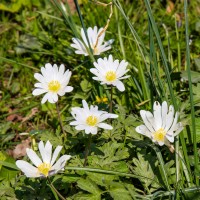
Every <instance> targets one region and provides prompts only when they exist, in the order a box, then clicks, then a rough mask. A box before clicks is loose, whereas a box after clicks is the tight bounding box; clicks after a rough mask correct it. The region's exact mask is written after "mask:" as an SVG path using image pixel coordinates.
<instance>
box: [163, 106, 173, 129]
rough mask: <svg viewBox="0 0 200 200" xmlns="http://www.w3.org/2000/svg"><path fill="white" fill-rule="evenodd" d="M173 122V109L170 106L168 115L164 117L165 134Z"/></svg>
mask: <svg viewBox="0 0 200 200" xmlns="http://www.w3.org/2000/svg"><path fill="white" fill-rule="evenodd" d="M173 121H174V107H173V106H172V105H170V107H169V113H168V114H167V117H166V126H165V131H166V132H168V130H169V128H170V127H171V126H172V123H173Z"/></svg>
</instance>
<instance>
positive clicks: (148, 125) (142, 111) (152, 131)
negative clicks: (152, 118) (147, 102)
mask: <svg viewBox="0 0 200 200" xmlns="http://www.w3.org/2000/svg"><path fill="white" fill-rule="evenodd" d="M140 115H141V117H142V120H143V122H144V124H145V125H146V127H147V128H148V130H149V131H150V132H151V133H154V132H155V130H154V129H153V126H152V124H151V123H150V122H149V121H148V119H147V116H146V111H145V110H141V111H140Z"/></svg>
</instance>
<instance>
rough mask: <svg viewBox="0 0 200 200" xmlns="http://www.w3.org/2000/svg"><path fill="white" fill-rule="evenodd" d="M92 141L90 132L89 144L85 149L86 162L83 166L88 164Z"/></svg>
mask: <svg viewBox="0 0 200 200" xmlns="http://www.w3.org/2000/svg"><path fill="white" fill-rule="evenodd" d="M91 142H92V134H91V133H90V134H89V141H88V145H87V147H86V149H85V160H84V164H83V166H84V167H85V166H86V165H87V161H88V159H87V158H88V155H89V152H90V145H91Z"/></svg>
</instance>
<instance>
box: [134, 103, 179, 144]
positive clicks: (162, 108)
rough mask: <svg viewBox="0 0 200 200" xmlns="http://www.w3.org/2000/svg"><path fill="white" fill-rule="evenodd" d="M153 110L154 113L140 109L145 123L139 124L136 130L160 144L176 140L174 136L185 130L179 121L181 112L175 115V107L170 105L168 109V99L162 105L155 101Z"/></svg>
mask: <svg viewBox="0 0 200 200" xmlns="http://www.w3.org/2000/svg"><path fill="white" fill-rule="evenodd" d="M153 110H154V112H153V114H152V113H151V112H149V111H145V110H141V111H140V115H141V117H142V119H143V122H144V125H140V126H137V127H136V129H135V130H136V131H137V132H138V133H140V134H142V135H145V136H147V137H149V138H150V139H151V140H152V141H153V142H155V143H158V144H159V145H160V146H162V145H164V144H166V145H167V146H169V144H170V143H169V142H174V137H175V136H177V135H178V134H179V133H180V132H181V131H182V130H183V125H182V123H181V122H177V121H178V116H179V113H178V112H176V113H175V117H174V107H173V106H172V105H170V106H169V110H168V105H167V102H166V101H164V102H163V103H162V105H160V103H159V102H157V101H156V102H154V105H153Z"/></svg>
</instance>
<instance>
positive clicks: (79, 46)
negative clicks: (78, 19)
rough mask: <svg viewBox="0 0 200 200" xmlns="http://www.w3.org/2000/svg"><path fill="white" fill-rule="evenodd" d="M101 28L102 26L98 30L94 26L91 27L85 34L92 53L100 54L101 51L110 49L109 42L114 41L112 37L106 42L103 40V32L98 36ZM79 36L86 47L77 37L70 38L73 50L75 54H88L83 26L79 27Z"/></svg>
mask: <svg viewBox="0 0 200 200" xmlns="http://www.w3.org/2000/svg"><path fill="white" fill-rule="evenodd" d="M102 30H103V28H100V29H99V30H98V28H97V27H96V26H95V27H94V28H93V29H92V28H91V27H89V28H88V29H87V35H88V39H89V43H90V47H91V48H92V50H93V54H94V55H100V54H101V53H102V52H104V51H107V50H109V49H111V44H112V43H113V41H114V40H113V39H111V40H109V41H107V42H104V37H105V32H103V33H102V34H101V36H100V37H99V38H98V35H99V34H100V33H101V31H102ZM81 37H82V41H83V42H84V43H85V45H86V47H87V48H86V47H85V46H84V43H83V42H82V41H81V40H80V39H78V38H72V41H73V43H72V44H71V47H73V48H75V49H76V51H75V53H76V54H82V55H85V56H88V55H89V53H88V49H89V45H88V41H87V39H86V36H85V33H84V30H83V28H81ZM97 39H98V40H97Z"/></svg>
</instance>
